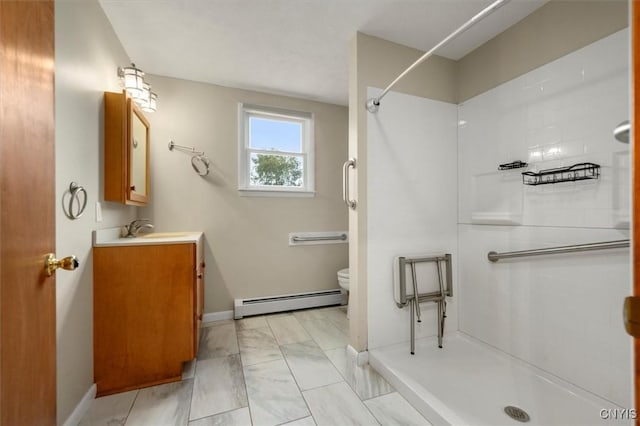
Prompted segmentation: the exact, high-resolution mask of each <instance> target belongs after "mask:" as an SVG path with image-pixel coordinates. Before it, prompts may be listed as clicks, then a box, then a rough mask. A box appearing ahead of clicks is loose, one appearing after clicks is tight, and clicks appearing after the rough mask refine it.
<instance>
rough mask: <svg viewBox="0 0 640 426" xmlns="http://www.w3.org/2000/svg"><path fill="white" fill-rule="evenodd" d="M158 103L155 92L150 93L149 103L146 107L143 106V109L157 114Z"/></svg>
mask: <svg viewBox="0 0 640 426" xmlns="http://www.w3.org/2000/svg"><path fill="white" fill-rule="evenodd" d="M157 102H158V95H156V94H155V93H153V92H149V102H148V103H147V104H146V105H142V106H141V109H142V110H143V111H146V112H155V110H156V107H157Z"/></svg>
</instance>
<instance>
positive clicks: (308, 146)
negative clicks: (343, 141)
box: [238, 104, 314, 196]
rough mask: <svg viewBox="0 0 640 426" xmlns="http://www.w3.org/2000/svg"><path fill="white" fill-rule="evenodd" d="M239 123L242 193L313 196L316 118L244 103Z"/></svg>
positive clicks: (240, 186) (239, 166)
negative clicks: (314, 127) (314, 125)
mask: <svg viewBox="0 0 640 426" xmlns="http://www.w3.org/2000/svg"><path fill="white" fill-rule="evenodd" d="M239 121H240V132H239V135H240V137H239V139H240V140H239V152H238V163H239V164H238V185H239V189H240V191H241V193H242V194H244V195H285V196H287V195H294V194H296V193H297V194H298V195H306V196H312V195H313V190H314V172H313V162H314V161H313V115H312V114H310V113H306V112H297V111H287V110H281V109H276V108H268V107H258V106H253V105H247V104H240V119H239Z"/></svg>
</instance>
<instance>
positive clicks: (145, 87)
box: [132, 82, 151, 108]
mask: <svg viewBox="0 0 640 426" xmlns="http://www.w3.org/2000/svg"><path fill="white" fill-rule="evenodd" d="M150 97H151V85H150V84H149V83H147V82H143V83H142V91H141V92H140V94H139V95H138V96H132V98H133V100H134V101H135V102H136V103H137V104H138V105H140V107H141V108H145V107H146V106H148V105H149V98H150Z"/></svg>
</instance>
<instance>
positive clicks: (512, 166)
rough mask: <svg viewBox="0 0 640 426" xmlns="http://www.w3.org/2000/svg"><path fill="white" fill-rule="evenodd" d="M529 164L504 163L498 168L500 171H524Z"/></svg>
mask: <svg viewBox="0 0 640 426" xmlns="http://www.w3.org/2000/svg"><path fill="white" fill-rule="evenodd" d="M527 166H528V164H527V163H525V162H524V161H520V160H518V161H512V162H511V163H504V164H500V165H499V166H498V170H513V169H522V168H524V167H527Z"/></svg>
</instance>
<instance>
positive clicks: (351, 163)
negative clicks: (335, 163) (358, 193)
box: [342, 158, 357, 210]
mask: <svg viewBox="0 0 640 426" xmlns="http://www.w3.org/2000/svg"><path fill="white" fill-rule="evenodd" d="M350 167H352V168H353V169H354V170H355V168H356V159H355V158H349V159H348V160H347V161H345V162H344V164H343V165H342V200H343V201H344V202H345V204H346V205H347V206H348V207H349V208H350V209H352V210H355V209H356V204H357V203H356V200H351V199H350V198H349V192H350V190H349V189H350V188H349V168H350Z"/></svg>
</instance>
